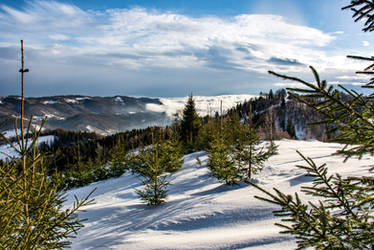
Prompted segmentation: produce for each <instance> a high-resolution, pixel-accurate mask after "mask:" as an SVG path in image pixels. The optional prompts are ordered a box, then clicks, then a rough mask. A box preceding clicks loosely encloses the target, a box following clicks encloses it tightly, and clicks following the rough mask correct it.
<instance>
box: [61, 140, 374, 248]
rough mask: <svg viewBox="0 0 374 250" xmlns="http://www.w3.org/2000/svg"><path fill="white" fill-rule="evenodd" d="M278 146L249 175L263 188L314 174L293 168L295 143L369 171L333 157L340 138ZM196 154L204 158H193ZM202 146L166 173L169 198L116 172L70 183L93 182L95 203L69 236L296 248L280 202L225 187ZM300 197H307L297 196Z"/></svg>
mask: <svg viewBox="0 0 374 250" xmlns="http://www.w3.org/2000/svg"><path fill="white" fill-rule="evenodd" d="M276 144H277V145H279V153H278V154H277V155H275V156H272V157H271V158H270V159H269V161H268V162H267V163H266V164H265V165H266V167H265V168H264V169H263V171H262V172H261V173H260V174H258V175H255V176H254V181H255V182H257V183H258V184H259V185H261V186H263V187H264V188H265V189H267V190H271V189H272V187H276V188H278V189H280V190H281V191H284V192H287V193H294V192H295V191H299V190H300V187H301V186H303V185H309V184H310V183H311V181H312V179H311V177H309V176H306V175H305V172H304V171H303V170H301V169H298V168H296V167H295V165H296V164H303V161H302V160H301V159H300V156H299V155H298V154H297V153H296V150H299V151H301V153H303V154H304V155H305V156H308V157H311V158H312V159H314V161H315V162H316V163H317V164H322V163H327V165H328V168H329V173H330V174H331V173H339V174H340V175H342V176H348V175H353V176H360V175H365V174H367V173H368V169H370V168H371V167H370V164H372V161H373V158H372V157H369V156H364V157H363V159H362V160H360V161H359V160H357V159H350V160H349V161H348V162H347V163H345V164H343V163H342V162H343V159H344V158H343V157H341V156H336V155H335V156H331V154H332V153H334V152H335V151H336V150H338V149H340V148H341V147H342V145H339V144H334V143H322V142H319V141H293V140H281V141H276ZM197 158H199V159H200V160H201V163H202V164H201V165H199V164H198V162H197V160H196V159H197ZM207 161H208V158H207V155H206V153H205V152H197V153H193V154H189V155H186V156H185V160H184V165H183V167H182V169H181V170H180V171H179V172H177V173H176V174H174V175H173V176H171V178H170V185H169V193H168V194H169V196H168V199H167V203H166V204H163V205H161V206H158V207H148V206H146V205H145V204H143V203H142V201H141V200H140V198H139V197H138V196H137V194H136V192H135V189H137V188H141V187H142V186H141V181H140V179H139V178H138V177H136V176H133V175H131V174H129V173H126V174H124V175H123V176H122V177H120V178H116V179H110V180H107V181H102V182H97V183H94V184H91V185H89V186H86V187H83V188H79V189H74V190H70V191H69V192H68V202H67V205H69V204H71V203H72V201H73V195H74V194H75V195H77V196H78V197H82V196H84V195H87V194H88V193H89V192H90V191H91V190H92V189H93V188H95V187H97V190H96V192H95V193H94V196H93V197H94V198H95V200H96V204H94V205H90V206H88V207H86V211H87V212H85V213H81V215H80V216H81V217H82V218H87V221H86V222H85V223H84V224H85V227H84V228H83V229H82V230H81V231H79V234H78V237H77V238H76V239H74V240H73V244H72V248H73V249H294V248H295V247H296V243H295V240H294V239H293V238H292V237H290V236H287V235H281V234H279V230H280V229H279V228H278V227H277V226H275V225H274V222H279V219H278V218H275V217H273V215H272V211H273V210H274V209H276V208H277V207H276V206H274V205H272V204H269V203H265V202H262V201H260V200H257V199H255V198H254V197H253V196H254V195H261V196H262V194H261V193H260V192H259V191H258V190H256V189H255V188H254V187H252V186H248V185H246V184H241V185H234V186H226V185H223V184H221V183H219V182H218V181H217V180H216V179H215V178H214V177H212V176H211V174H210V172H209V169H208V168H207V166H206V164H207ZM301 198H302V199H305V198H306V197H305V196H303V195H301Z"/></svg>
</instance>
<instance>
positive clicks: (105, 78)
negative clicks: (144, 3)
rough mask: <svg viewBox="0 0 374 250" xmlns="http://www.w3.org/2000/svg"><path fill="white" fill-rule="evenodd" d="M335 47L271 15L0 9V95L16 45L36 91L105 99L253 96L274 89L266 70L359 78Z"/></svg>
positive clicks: (51, 4)
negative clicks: (311, 69) (21, 47)
mask: <svg viewBox="0 0 374 250" xmlns="http://www.w3.org/2000/svg"><path fill="white" fill-rule="evenodd" d="M338 38H339V34H338V33H335V34H327V33H324V32H322V31H320V30H318V29H314V28H311V27H306V26H301V25H295V24H292V23H290V22H289V21H288V20H286V19H285V18H283V17H280V16H275V15H247V14H243V15H238V16H233V17H230V18H228V17H226V18H222V17H215V16H207V17H198V18H196V17H189V16H185V15H182V14H178V13H171V12H162V11H156V10H147V9H142V8H132V9H107V10H105V11H100V12H99V11H90V10H82V9H80V8H78V7H77V6H74V5H70V4H65V3H60V2H55V1H30V2H27V5H26V6H24V7H23V8H22V9H13V8H11V7H8V6H5V5H0V66H1V67H2V68H4V69H5V70H4V72H2V75H3V76H2V77H0V83H1V87H0V91H2V92H7V91H8V92H9V91H10V92H11V91H13V89H12V88H11V87H9V86H8V87H4V84H7V83H8V82H10V83H12V84H13V82H16V80H17V78H16V77H15V75H16V74H15V73H8V72H11V70H12V67H15V65H16V64H17V63H16V62H17V61H16V60H19V59H18V58H19V53H18V52H17V51H18V49H17V47H18V41H19V40H20V39H23V40H25V44H26V48H27V52H26V53H27V59H28V64H29V65H31V66H32V68H34V71H31V72H33V74H32V75H31V73H30V82H31V83H30V84H32V86H33V87H34V88H35V91H37V88H41V89H40V91H46V92H48V91H49V92H53V91H55V92H56V93H55V94H61V93H68V92H70V93H75V92H80V93H84V94H95V93H96V95H105V94H111V91H110V89H112V92H113V94H115V93H118V92H117V91H118V90H121V89H123V88H126V91H127V92H128V93H129V94H135V95H164V96H173V95H185V94H187V93H188V92H189V91H197V92H199V94H212V95H213V94H222V93H233V92H235V93H245V92H252V93H253V94H255V93H257V92H258V91H257V89H260V90H261V88H262V89H268V88H270V87H271V86H272V83H271V80H270V79H271V77H269V76H267V74H266V72H267V71H268V70H269V69H271V70H275V71H278V72H288V73H300V72H305V71H307V69H306V65H319V67H320V68H319V69H320V70H321V71H322V72H324V71H326V72H327V71H329V72H333V73H332V75H333V74H334V73H338V72H339V73H341V72H342V71H348V70H352V67H356V68H357V67H358V66H357V65H356V64H355V63H356V62H352V61H347V59H346V58H345V56H344V53H341V51H337V50H334V49H333V48H329V46H330V45H331V43H333V42H334V40H336V39H338ZM15 71H16V70H15ZM12 78H14V80H12ZM276 81H277V80H275V81H273V82H276ZM259 84H263V85H262V86H261V87H259ZM43 86H44V88H43ZM7 94H8V93H7ZM30 94H31V95H38V94H34V93H31V92H30ZM43 94H44V93H43V92H40V94H39V95H43Z"/></svg>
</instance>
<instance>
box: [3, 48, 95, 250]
mask: <svg viewBox="0 0 374 250" xmlns="http://www.w3.org/2000/svg"><path fill="white" fill-rule="evenodd" d="M21 53H22V68H21V70H20V72H21V73H22V96H21V117H20V119H21V120H20V123H21V127H20V131H21V132H20V133H21V134H19V133H18V129H17V120H16V121H15V132H16V136H17V141H16V142H15V143H13V142H11V141H10V140H9V139H7V138H6V137H5V136H3V135H1V137H2V139H3V140H5V141H6V142H7V143H8V144H9V145H10V146H11V147H12V148H13V149H14V150H15V151H16V152H17V153H18V154H19V156H20V158H14V159H12V160H6V162H3V163H2V164H1V165H0V225H1V228H0V249H55V248H58V249H60V248H63V247H68V246H69V245H70V241H69V240H68V239H69V238H72V237H75V235H76V234H77V231H78V230H79V229H80V228H82V227H83V225H82V220H81V219H79V218H78V216H77V212H78V210H80V209H81V208H82V207H83V206H86V205H89V204H91V203H92V202H93V200H90V199H89V197H90V195H91V194H92V192H93V191H92V192H91V193H90V194H89V195H88V196H87V197H86V198H83V199H81V200H79V199H78V198H77V197H75V202H74V204H73V207H72V208H70V209H66V210H64V209H63V203H64V202H65V198H64V197H65V193H64V192H61V191H58V189H57V186H56V185H55V184H53V183H52V180H51V178H50V177H49V176H48V175H47V172H46V169H45V168H44V166H45V163H44V157H43V155H41V154H40V153H39V152H38V149H37V147H36V142H37V140H38V138H39V135H40V133H41V129H42V127H43V125H44V123H45V119H44V120H43V122H42V125H41V127H40V129H39V130H35V131H34V132H32V120H33V118H32V117H31V118H30V122H29V123H28V126H27V129H26V130H25V129H24V124H23V123H24V73H26V72H28V70H27V69H24V60H23V58H24V57H23V42H22V41H21Z"/></svg>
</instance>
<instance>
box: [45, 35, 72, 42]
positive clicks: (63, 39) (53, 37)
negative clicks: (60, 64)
mask: <svg viewBox="0 0 374 250" xmlns="http://www.w3.org/2000/svg"><path fill="white" fill-rule="evenodd" d="M48 37H49V38H50V39H52V40H56V41H65V40H69V37H68V36H66V35H63V34H52V35H49V36H48Z"/></svg>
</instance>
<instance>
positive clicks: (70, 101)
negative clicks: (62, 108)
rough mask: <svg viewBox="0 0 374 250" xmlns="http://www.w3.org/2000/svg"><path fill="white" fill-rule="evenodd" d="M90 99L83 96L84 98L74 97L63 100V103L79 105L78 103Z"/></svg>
mask: <svg viewBox="0 0 374 250" xmlns="http://www.w3.org/2000/svg"><path fill="white" fill-rule="evenodd" d="M89 99H91V97H88V96H85V97H76V98H74V99H72V98H65V99H64V101H65V102H67V103H79V101H84V100H89Z"/></svg>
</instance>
